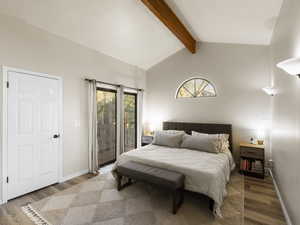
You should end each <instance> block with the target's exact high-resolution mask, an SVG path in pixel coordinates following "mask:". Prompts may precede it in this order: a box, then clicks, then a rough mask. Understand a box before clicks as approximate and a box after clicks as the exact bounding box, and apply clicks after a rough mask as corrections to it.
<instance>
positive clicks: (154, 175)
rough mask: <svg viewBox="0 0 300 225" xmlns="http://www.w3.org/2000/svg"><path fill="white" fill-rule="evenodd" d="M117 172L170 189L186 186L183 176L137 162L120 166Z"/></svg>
mask: <svg viewBox="0 0 300 225" xmlns="http://www.w3.org/2000/svg"><path fill="white" fill-rule="evenodd" d="M117 172H118V173H120V174H121V175H124V176H128V177H130V178H132V179H136V180H139V181H145V182H149V183H152V184H156V185H159V186H163V187H165V188H168V189H178V188H182V187H183V186H184V175H183V174H180V173H178V172H174V171H169V170H166V169H161V168H156V167H152V166H148V165H145V164H141V163H137V162H132V161H129V162H126V163H123V164H121V165H118V167H117Z"/></svg>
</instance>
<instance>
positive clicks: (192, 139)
mask: <svg viewBox="0 0 300 225" xmlns="http://www.w3.org/2000/svg"><path fill="white" fill-rule="evenodd" d="M215 141H216V138H215V137H213V136H210V135H199V136H192V135H187V134H186V135H184V136H183V139H182V144H181V148H188V149H193V150H198V151H204V152H210V153H219V151H218V149H217V148H216V146H215Z"/></svg>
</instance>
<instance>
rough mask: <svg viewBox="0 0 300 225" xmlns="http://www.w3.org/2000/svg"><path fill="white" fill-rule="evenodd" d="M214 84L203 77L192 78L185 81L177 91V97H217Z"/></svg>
mask: <svg viewBox="0 0 300 225" xmlns="http://www.w3.org/2000/svg"><path fill="white" fill-rule="evenodd" d="M215 96H217V94H216V89H215V87H214V85H213V84H212V83H211V82H209V81H208V80H206V79H203V78H191V79H188V80H186V81H184V82H183V83H182V84H181V85H180V86H179V88H178V89H177V92H176V98H200V97H215Z"/></svg>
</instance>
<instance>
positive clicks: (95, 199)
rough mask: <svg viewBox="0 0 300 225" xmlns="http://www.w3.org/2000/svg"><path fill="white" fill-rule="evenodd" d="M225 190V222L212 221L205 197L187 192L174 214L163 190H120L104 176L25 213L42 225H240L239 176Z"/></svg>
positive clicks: (141, 186)
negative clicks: (226, 193)
mask: <svg viewBox="0 0 300 225" xmlns="http://www.w3.org/2000/svg"><path fill="white" fill-rule="evenodd" d="M227 191H228V196H227V197H226V199H225V201H224V205H223V207H222V214H223V218H214V216H213V214H212V212H211V211H210V210H209V209H208V206H209V200H208V198H207V197H205V196H202V195H199V194H195V193H188V192H187V193H185V201H184V203H183V205H182V206H181V208H180V209H179V210H178V212H177V214H176V215H173V214H172V212H171V206H172V201H171V196H170V194H168V193H167V192H166V191H163V190H161V189H159V188H155V187H153V186H150V185H147V184H143V183H135V184H132V185H131V186H128V187H126V188H124V189H123V190H122V191H120V192H118V191H117V189H116V182H115V179H114V178H113V177H112V175H111V173H107V174H103V175H99V176H97V177H94V178H92V179H90V180H88V181H86V182H84V183H82V184H78V185H76V186H74V187H71V188H69V189H67V190H65V191H62V192H59V193H57V194H55V195H53V196H50V197H48V198H45V199H42V200H40V201H38V202H35V203H32V204H31V205H29V206H27V207H24V208H23V211H24V212H25V214H26V215H28V216H29V217H30V218H31V219H32V220H33V221H34V223H35V224H43V225H48V224H51V225H200V224H201V225H241V224H242V221H243V209H244V202H243V201H244V200H243V199H244V198H243V196H244V193H243V191H244V187H243V177H242V176H240V175H239V174H238V173H234V174H233V175H232V177H231V181H230V183H229V184H228V186H227Z"/></svg>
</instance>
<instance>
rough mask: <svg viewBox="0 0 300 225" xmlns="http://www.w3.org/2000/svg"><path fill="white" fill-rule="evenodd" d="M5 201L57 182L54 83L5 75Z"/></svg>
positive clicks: (56, 95)
mask: <svg viewBox="0 0 300 225" xmlns="http://www.w3.org/2000/svg"><path fill="white" fill-rule="evenodd" d="M8 81H9V88H8V111H7V112H8V120H7V122H8V124H7V125H8V126H7V127H8V139H7V144H8V150H7V174H8V186H7V197H8V198H7V199H12V198H15V197H17V196H20V195H23V194H25V193H28V192H31V191H34V190H36V189H39V188H42V187H45V186H48V185H50V184H53V183H56V182H58V178H59V164H58V163H59V135H58V137H54V135H55V134H58V132H59V98H60V95H59V91H60V89H59V85H60V82H59V80H57V79H51V78H46V77H42V76H37V75H33V74H30V73H28V74H27V73H20V72H8Z"/></svg>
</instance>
